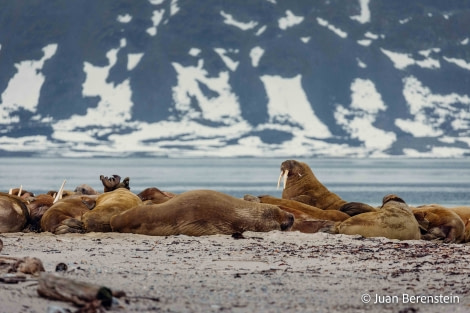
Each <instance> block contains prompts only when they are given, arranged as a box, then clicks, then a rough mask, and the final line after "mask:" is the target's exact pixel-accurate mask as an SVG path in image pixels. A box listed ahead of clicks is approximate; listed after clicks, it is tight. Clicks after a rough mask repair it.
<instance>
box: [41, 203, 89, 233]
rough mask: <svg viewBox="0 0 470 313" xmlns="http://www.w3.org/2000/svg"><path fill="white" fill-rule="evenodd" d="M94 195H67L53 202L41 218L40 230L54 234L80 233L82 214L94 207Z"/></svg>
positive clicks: (81, 229)
mask: <svg viewBox="0 0 470 313" xmlns="http://www.w3.org/2000/svg"><path fill="white" fill-rule="evenodd" d="M95 203H96V196H90V195H80V196H69V197H66V198H63V199H61V200H59V201H57V202H56V203H54V204H53V205H52V206H51V207H50V208H49V209H48V210H47V211H46V212H45V213H44V215H43V216H42V218H41V230H42V231H48V232H51V233H54V234H65V233H82V232H84V230H83V225H82V222H81V218H82V215H83V214H84V213H86V212H88V211H89V210H91V209H93V208H94V207H95Z"/></svg>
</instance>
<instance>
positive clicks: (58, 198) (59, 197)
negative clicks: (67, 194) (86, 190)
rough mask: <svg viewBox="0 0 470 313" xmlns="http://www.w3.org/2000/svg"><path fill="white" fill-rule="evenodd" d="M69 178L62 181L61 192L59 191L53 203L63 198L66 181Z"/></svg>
mask: <svg viewBox="0 0 470 313" xmlns="http://www.w3.org/2000/svg"><path fill="white" fill-rule="evenodd" d="M66 181H67V180H66V179H64V181H63V182H62V186H60V189H59V192H58V193H57V195H56V196H55V199H54V201H53V202H52V203H56V202H57V201H59V200H60V199H62V194H63V193H64V186H65V182H66Z"/></svg>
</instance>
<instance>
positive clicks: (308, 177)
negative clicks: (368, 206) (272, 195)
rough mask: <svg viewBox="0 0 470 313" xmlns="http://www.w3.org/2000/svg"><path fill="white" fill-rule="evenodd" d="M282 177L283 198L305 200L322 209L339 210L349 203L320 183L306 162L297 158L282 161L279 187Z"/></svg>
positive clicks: (304, 201)
mask: <svg viewBox="0 0 470 313" xmlns="http://www.w3.org/2000/svg"><path fill="white" fill-rule="evenodd" d="M281 178H284V190H283V192H282V198H283V199H288V200H295V201H299V202H303V203H305V204H308V205H311V206H314V207H317V208H320V209H322V210H339V208H340V207H341V206H342V205H344V204H345V203H347V202H346V201H345V200H343V199H341V198H340V197H339V196H338V195H337V194H335V193H333V192H331V191H329V190H328V188H326V187H325V186H324V185H323V184H322V183H320V181H319V180H318V179H317V178H316V177H315V175H314V174H313V172H312V170H311V169H310V167H309V166H308V165H307V164H306V163H303V162H298V161H296V160H287V161H284V162H282V164H281V175H280V176H279V181H278V187H279V183H280V181H281Z"/></svg>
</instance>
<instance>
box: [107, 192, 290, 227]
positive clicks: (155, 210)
mask: <svg viewBox="0 0 470 313" xmlns="http://www.w3.org/2000/svg"><path fill="white" fill-rule="evenodd" d="M293 223H294V216H293V215H292V214H290V213H287V212H285V211H283V210H281V209H280V208H279V207H277V206H275V205H270V204H263V203H256V202H250V201H245V200H242V199H238V198H235V197H232V196H230V195H227V194H224V193H221V192H218V191H212V190H193V191H187V192H184V193H182V194H179V195H178V196H176V197H174V198H171V199H169V200H168V201H166V202H164V203H161V204H151V205H140V206H137V207H134V208H132V209H130V210H128V211H126V212H123V213H121V214H118V215H115V216H113V217H112V218H111V223H110V224H111V228H112V230H113V231H116V232H122V233H135V234H143V235H151V236H169V235H179V234H181V235H188V236H202V235H215V234H226V235H232V234H235V233H243V232H245V231H255V232H267V231H271V230H289V229H290V228H291V227H292V224H293Z"/></svg>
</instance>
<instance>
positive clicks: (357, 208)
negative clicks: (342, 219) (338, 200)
mask: <svg viewBox="0 0 470 313" xmlns="http://www.w3.org/2000/svg"><path fill="white" fill-rule="evenodd" d="M339 210H340V211H341V212H344V213H346V214H348V215H349V216H354V215H358V214H362V213H367V212H376V211H377V209H376V208H374V207H373V206H370V205H368V204H366V203H362V202H348V203H346V204H343V205H342V206H341V207H340V208H339Z"/></svg>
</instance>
